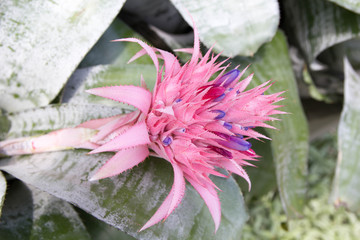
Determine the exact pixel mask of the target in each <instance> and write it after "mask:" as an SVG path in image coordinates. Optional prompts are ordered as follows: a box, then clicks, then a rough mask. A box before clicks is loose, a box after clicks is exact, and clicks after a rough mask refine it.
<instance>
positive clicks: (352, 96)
mask: <svg viewBox="0 0 360 240" xmlns="http://www.w3.org/2000/svg"><path fill="white" fill-rule="evenodd" d="M344 69H345V94H344V97H345V100H344V107H343V111H342V113H341V118H340V123H339V128H338V151H339V152H338V160H337V166H336V172H335V179H334V183H333V189H332V196H331V199H332V201H333V202H334V203H335V204H336V205H345V206H347V207H348V208H349V209H351V210H353V211H357V212H359V211H360V190H359V186H360V164H359V159H360V137H359V136H360V134H359V122H360V107H359V102H360V94H359V93H360V76H359V74H358V73H356V72H355V71H354V70H353V68H352V66H351V65H350V63H349V61H348V60H347V59H345V60H344Z"/></svg>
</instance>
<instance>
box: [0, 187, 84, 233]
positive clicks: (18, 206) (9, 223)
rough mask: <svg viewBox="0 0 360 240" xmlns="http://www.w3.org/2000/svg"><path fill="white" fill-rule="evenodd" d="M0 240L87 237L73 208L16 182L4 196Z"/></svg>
mask: <svg viewBox="0 0 360 240" xmlns="http://www.w3.org/2000/svg"><path fill="white" fill-rule="evenodd" d="M3 213H4V214H3V216H2V221H1V222H0V238H1V239H63V240H66V239H69V240H70V239H81V240H83V239H84V240H85V239H86V240H88V239H90V236H89V234H88V233H87V231H86V229H85V226H84V225H83V223H82V221H81V219H80V218H79V216H78V215H77V213H76V211H75V210H74V209H73V207H72V206H71V205H70V204H68V203H66V202H65V201H63V200H60V199H58V198H55V197H53V196H51V195H49V194H48V193H45V192H41V191H39V190H37V189H36V188H34V187H30V186H29V187H27V186H25V185H24V184H23V183H21V182H19V181H15V182H12V183H11V184H10V186H9V191H8V193H7V196H6V200H5V205H4V212H3Z"/></svg>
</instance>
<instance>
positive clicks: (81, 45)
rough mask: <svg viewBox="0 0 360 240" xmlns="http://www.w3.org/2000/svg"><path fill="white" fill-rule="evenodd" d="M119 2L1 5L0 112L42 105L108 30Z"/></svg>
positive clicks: (83, 0) (36, 1) (84, 0)
mask: <svg viewBox="0 0 360 240" xmlns="http://www.w3.org/2000/svg"><path fill="white" fill-rule="evenodd" d="M123 3H124V0H110V1H102V0H91V1H87V0H81V1H71V0H66V1H58V0H55V1H45V0H34V1H30V2H26V3H23V2H19V1H15V0H9V1H1V3H0V18H1V21H0V65H1V71H0V91H1V95H2V97H1V99H0V107H1V108H4V109H6V110H7V111H9V112H13V111H18V110H23V109H29V108H33V107H36V106H44V105H47V104H48V103H49V102H50V101H51V100H53V99H54V98H55V96H56V95H57V94H58V93H59V91H60V89H61V88H62V87H63V86H64V84H65V82H66V80H67V79H68V78H69V76H70V75H71V73H72V72H73V71H74V69H75V68H76V67H77V65H78V64H79V63H80V62H81V60H82V58H83V57H84V56H85V54H86V52H87V51H88V50H89V49H90V48H91V47H92V45H93V44H95V42H96V41H97V40H98V38H99V37H100V36H101V35H102V34H103V32H104V31H105V30H106V29H107V27H108V26H109V25H110V23H111V22H112V21H113V19H114V18H115V16H116V15H117V14H118V12H119V10H120V8H121V7H122V5H123Z"/></svg>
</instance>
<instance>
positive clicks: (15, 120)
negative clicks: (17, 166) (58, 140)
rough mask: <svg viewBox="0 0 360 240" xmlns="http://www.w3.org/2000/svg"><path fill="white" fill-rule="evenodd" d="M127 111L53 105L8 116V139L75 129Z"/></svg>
mask: <svg viewBox="0 0 360 240" xmlns="http://www.w3.org/2000/svg"><path fill="white" fill-rule="evenodd" d="M125 111H126V110H124V109H122V108H118V107H107V106H101V105H91V104H88V105H70V104H62V105H51V106H47V107H42V108H38V109H30V110H26V111H23V112H18V113H14V114H9V115H7V118H8V120H9V121H10V125H11V127H10V129H9V131H8V133H7V135H6V138H16V137H23V136H33V135H38V134H43V133H46V132H49V131H52V130H56V129H61V128H66V127H75V126H76V125H78V124H80V123H82V122H85V121H87V120H90V119H96V118H105V117H110V116H114V115H117V114H123V113H124V112H125Z"/></svg>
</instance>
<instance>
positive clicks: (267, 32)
mask: <svg viewBox="0 0 360 240" xmlns="http://www.w3.org/2000/svg"><path fill="white" fill-rule="evenodd" d="M171 2H172V3H173V4H174V5H175V7H176V8H177V9H178V10H179V11H180V13H181V14H182V16H183V17H184V18H185V19H186V20H187V22H188V23H189V24H190V25H191V26H192V25H193V23H192V21H191V20H190V15H191V17H193V19H194V21H195V24H196V27H197V28H198V30H199V36H200V40H201V41H202V42H203V43H204V44H205V45H206V46H207V47H208V48H210V47H211V46H213V45H214V44H215V47H214V50H215V51H217V52H222V54H223V55H226V56H230V57H232V56H236V55H243V56H252V55H254V53H256V51H257V50H258V48H259V47H260V46H261V45H262V44H263V43H265V42H269V41H271V39H272V38H273V36H274V35H275V33H276V30H277V27H278V24H279V18H280V13H279V6H278V2H277V1H275V0H253V1H236V0H223V1H217V0H211V1H209V0H207V1H206V0H194V1H186V0H171ZM189 12H190V14H189Z"/></svg>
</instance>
